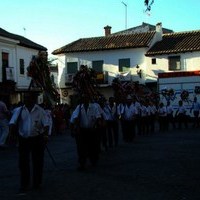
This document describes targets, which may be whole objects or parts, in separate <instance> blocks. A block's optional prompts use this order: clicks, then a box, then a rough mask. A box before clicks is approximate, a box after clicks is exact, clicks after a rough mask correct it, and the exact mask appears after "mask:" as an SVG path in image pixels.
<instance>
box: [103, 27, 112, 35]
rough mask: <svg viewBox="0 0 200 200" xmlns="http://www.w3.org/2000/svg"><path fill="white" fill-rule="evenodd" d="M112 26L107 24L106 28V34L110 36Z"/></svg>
mask: <svg viewBox="0 0 200 200" xmlns="http://www.w3.org/2000/svg"><path fill="white" fill-rule="evenodd" d="M111 28H112V27H111V26H108V25H107V26H105V27H104V29H105V36H109V35H110V34H111Z"/></svg>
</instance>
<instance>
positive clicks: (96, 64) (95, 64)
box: [92, 60, 103, 72]
mask: <svg viewBox="0 0 200 200" xmlns="http://www.w3.org/2000/svg"><path fill="white" fill-rule="evenodd" d="M92 69H93V70H95V71H96V72H103V60H97V61H92Z"/></svg>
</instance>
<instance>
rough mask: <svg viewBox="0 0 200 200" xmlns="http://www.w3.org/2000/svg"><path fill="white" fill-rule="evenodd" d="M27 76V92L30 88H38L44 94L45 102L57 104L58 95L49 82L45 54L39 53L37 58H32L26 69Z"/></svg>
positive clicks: (43, 52) (48, 70)
mask: <svg viewBox="0 0 200 200" xmlns="http://www.w3.org/2000/svg"><path fill="white" fill-rule="evenodd" d="M27 74H28V76H29V77H31V82H30V85H29V88H28V90H31V87H33V88H34V87H35V88H39V89H41V90H42V91H43V92H44V95H45V97H46V100H47V101H49V103H50V104H53V103H55V102H59V99H60V95H59V93H58V91H57V89H56V88H55V86H54V84H53V83H52V81H51V77H50V69H49V63H48V61H47V52H45V51H40V52H39V53H38V55H37V56H33V57H32V60H31V61H30V64H29V66H28V67H27Z"/></svg>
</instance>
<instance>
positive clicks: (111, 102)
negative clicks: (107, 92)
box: [108, 97, 115, 105]
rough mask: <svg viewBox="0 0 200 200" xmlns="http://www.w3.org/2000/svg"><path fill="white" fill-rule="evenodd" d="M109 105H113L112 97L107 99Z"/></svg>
mask: <svg viewBox="0 0 200 200" xmlns="http://www.w3.org/2000/svg"><path fill="white" fill-rule="evenodd" d="M108 101H109V104H110V105H113V104H114V103H115V98H114V97H109V100H108Z"/></svg>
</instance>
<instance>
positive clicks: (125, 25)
mask: <svg viewBox="0 0 200 200" xmlns="http://www.w3.org/2000/svg"><path fill="white" fill-rule="evenodd" d="M122 4H123V5H124V6H125V29H127V4H126V3H124V2H123V1H122Z"/></svg>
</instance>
